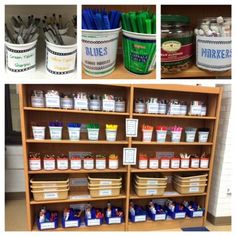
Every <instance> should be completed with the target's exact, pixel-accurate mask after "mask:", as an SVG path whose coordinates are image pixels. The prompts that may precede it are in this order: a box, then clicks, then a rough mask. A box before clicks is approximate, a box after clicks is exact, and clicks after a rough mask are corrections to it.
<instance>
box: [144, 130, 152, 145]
mask: <svg viewBox="0 0 236 236" xmlns="http://www.w3.org/2000/svg"><path fill="white" fill-rule="evenodd" d="M152 132H153V130H145V129H143V142H151V141H152Z"/></svg>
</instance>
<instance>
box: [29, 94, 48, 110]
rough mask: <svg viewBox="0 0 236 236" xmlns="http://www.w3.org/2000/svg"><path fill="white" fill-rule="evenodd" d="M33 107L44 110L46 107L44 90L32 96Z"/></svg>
mask: <svg viewBox="0 0 236 236" xmlns="http://www.w3.org/2000/svg"><path fill="white" fill-rule="evenodd" d="M31 106H32V107H38V108H42V107H45V98H44V92H43V91H42V90H34V91H33V92H32V94H31Z"/></svg>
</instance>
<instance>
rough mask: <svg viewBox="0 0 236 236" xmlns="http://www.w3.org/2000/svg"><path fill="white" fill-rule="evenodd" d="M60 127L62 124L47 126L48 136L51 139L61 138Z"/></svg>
mask: <svg viewBox="0 0 236 236" xmlns="http://www.w3.org/2000/svg"><path fill="white" fill-rule="evenodd" d="M62 128H63V127H62V126H49V131H50V138H51V139H53V140H61V139H62Z"/></svg>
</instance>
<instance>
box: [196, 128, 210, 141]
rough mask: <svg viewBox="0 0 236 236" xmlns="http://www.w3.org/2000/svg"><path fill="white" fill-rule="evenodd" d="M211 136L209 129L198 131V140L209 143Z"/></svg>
mask: <svg viewBox="0 0 236 236" xmlns="http://www.w3.org/2000/svg"><path fill="white" fill-rule="evenodd" d="M208 137H209V131H208V132H204V131H198V142H199V143H207V141H208Z"/></svg>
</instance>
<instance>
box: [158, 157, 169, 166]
mask: <svg viewBox="0 0 236 236" xmlns="http://www.w3.org/2000/svg"><path fill="white" fill-rule="evenodd" d="M160 163H161V164H160V168H161V169H169V168H170V158H169V157H162V158H160Z"/></svg>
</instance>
